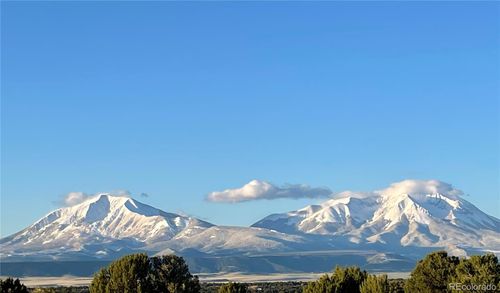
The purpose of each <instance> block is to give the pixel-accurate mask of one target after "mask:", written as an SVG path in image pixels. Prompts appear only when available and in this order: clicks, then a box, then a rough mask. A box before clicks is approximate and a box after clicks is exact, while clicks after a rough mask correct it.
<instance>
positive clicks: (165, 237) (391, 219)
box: [0, 180, 500, 274]
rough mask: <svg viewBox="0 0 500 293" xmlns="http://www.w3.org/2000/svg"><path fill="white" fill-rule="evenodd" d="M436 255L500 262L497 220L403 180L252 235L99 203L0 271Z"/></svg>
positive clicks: (450, 191)
mask: <svg viewBox="0 0 500 293" xmlns="http://www.w3.org/2000/svg"><path fill="white" fill-rule="evenodd" d="M443 248H444V249H447V250H448V251H449V252H451V253H453V254H455V255H464V254H471V253H482V252H485V251H492V252H495V253H496V254H500V220H498V219H496V218H494V217H492V216H489V215H487V214H485V213H483V212H482V211H481V210H479V209H478V208H476V207H475V206H474V205H472V204H471V203H470V202H468V201H467V200H465V199H464V198H463V197H462V193H461V192H460V191H459V190H456V189H454V188H453V187H451V185H448V184H446V183H443V182H440V181H435V180H430V181H418V180H406V181H402V182H398V183H395V184H392V185H391V186H389V187H388V188H386V189H383V190H378V191H374V192H343V193H340V194H338V195H336V196H334V197H333V198H331V199H328V200H327V201H325V202H323V203H321V204H318V205H311V206H307V207H305V208H303V209H300V210H297V211H292V212H288V213H282V214H273V215H270V216H268V217H266V218H264V219H262V220H261V221H258V222H257V223H255V224H254V225H252V227H229V226H215V225H213V224H210V223H208V222H205V221H202V220H199V219H196V218H192V217H185V216H180V215H176V214H172V213H167V212H164V211H162V210H159V209H157V208H153V207H151V206H148V205H146V204H143V203H140V202H139V201H137V200H134V199H131V198H128V197H122V196H112V195H109V194H101V195H98V196H95V197H93V198H90V199H88V200H86V201H84V202H82V203H80V204H77V205H74V206H71V207H66V208H60V209H57V210H55V211H53V212H51V213H49V214H48V215H47V216H45V217H43V218H42V219H40V220H39V221H37V222H36V223H34V224H33V225H31V226H29V227H28V228H26V229H24V230H22V231H20V232H18V233H16V234H14V235H11V236H8V237H5V238H3V239H1V240H0V260H1V261H2V270H6V269H7V268H9V266H8V265H6V263H13V262H17V263H19V262H30V261H31V262H32V261H51V262H52V261H60V260H72V261H88V260H99V261H100V260H112V259H115V258H117V257H119V256H121V255H124V254H129V253H133V252H147V253H148V254H150V255H155V254H165V253H175V254H179V255H182V256H184V257H186V259H187V261H188V263H189V264H190V266H193V267H194V268H195V270H196V271H198V272H217V271H247V272H256V273H263V272H292V271H293V272H298V271H316V272H318V271H328V270H330V269H331V267H332V266H333V265H334V264H345V265H353V264H356V265H360V266H362V267H365V268H370V269H380V270H385V271H387V270H402V269H410V268H412V267H413V265H414V263H415V261H416V260H418V259H419V258H421V257H423V256H424V255H425V254H426V253H428V252H429V251H431V250H436V249H443ZM12 268H17V265H13V266H12ZM64 270H66V267H65V269H64ZM29 271H30V272H31V269H29ZM42 273H43V272H42ZM76 273H77V274H78V273H79V272H76Z"/></svg>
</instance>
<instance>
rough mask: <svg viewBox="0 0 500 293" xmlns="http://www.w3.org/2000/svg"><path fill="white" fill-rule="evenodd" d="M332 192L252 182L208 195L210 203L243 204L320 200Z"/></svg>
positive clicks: (257, 181)
mask: <svg viewBox="0 0 500 293" xmlns="http://www.w3.org/2000/svg"><path fill="white" fill-rule="evenodd" d="M331 194H332V191H331V190H330V189H328V188H325V187H310V186H308V185H305V184H285V185H283V186H276V185H273V184H272V183H269V182H267V181H262V180H256V179H255V180H252V181H250V182H248V183H247V184H245V185H243V186H242V187H240V188H234V189H226V190H223V191H214V192H211V193H209V194H208V196H207V200H208V201H212V202H231V203H236V202H243V201H251V200H258V199H268V200H271V199H277V198H295V199H297V198H320V197H328V196H330V195H331Z"/></svg>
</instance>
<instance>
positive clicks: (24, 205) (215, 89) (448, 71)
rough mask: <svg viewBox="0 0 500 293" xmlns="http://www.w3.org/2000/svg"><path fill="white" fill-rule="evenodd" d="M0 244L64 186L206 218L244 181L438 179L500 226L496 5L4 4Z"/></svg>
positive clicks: (283, 202) (256, 207)
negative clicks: (217, 194)
mask: <svg viewBox="0 0 500 293" xmlns="http://www.w3.org/2000/svg"><path fill="white" fill-rule="evenodd" d="M1 5H2V20H1V21H2V31H1V32H2V52H1V53H2V60H1V61H2V64H1V69H2V88H1V94H2V104H1V106H2V109H1V114H2V117H1V119H2V120H1V122H2V125H1V130H2V141H1V147H2V162H1V167H2V174H1V177H2V178H1V179H2V182H1V183H2V184H1V193H2V194H1V235H2V236H5V235H7V234H10V233H13V232H15V231H18V230H20V229H21V228H24V227H25V226H27V225H29V224H31V223H32V222H34V221H35V220H36V219H38V218H40V217H42V216H43V215H44V214H46V213H47V212H49V211H50V210H53V209H54V208H55V207H56V205H55V204H54V201H57V200H58V199H60V198H61V197H62V196H63V195H64V194H66V193H68V192H71V191H84V192H87V193H94V192H99V191H112V190H117V189H127V190H130V191H131V192H132V193H133V194H139V193H142V192H145V193H148V194H149V195H150V197H148V198H142V199H141V198H140V200H142V201H143V202H145V203H148V204H151V205H153V206H156V207H159V208H162V209H164V210H166V211H171V212H183V213H187V214H191V215H195V216H198V217H200V218H203V219H206V220H209V221H211V222H213V223H215V224H234V225H249V224H251V223H253V222H254V221H256V220H258V219H259V218H261V217H263V216H265V215H267V214H269V213H272V212H281V211H287V210H291V209H296V208H300V207H302V206H304V205H306V204H309V203H313V202H317V201H318V200H307V199H301V200H291V199H280V200H274V201H253V202H246V203H239V204H223V203H209V202H206V201H205V200H204V197H205V196H206V195H207V194H208V193H209V192H211V191H215V190H222V189H225V188H232V187H239V186H241V185H243V184H245V183H246V182H248V181H250V180H251V179H262V180H268V181H270V182H273V183H276V184H284V183H304V184H309V185H312V186H327V187H329V188H331V189H332V190H334V191H342V190H345V189H351V190H366V191H369V190H374V189H380V188H384V187H386V186H387V185H388V184H390V183H392V182H395V181H399V180H402V179H406V178H417V179H439V180H443V181H445V182H449V183H451V184H453V185H454V186H455V187H457V188H459V189H462V190H464V191H465V192H466V193H468V194H470V196H468V197H466V199H467V200H469V201H471V202H472V203H474V204H475V205H477V206H478V207H479V208H481V209H482V210H483V211H486V212H487V213H489V214H492V215H495V216H497V217H500V199H499V197H500V187H499V180H500V174H499V172H500V171H499V165H500V162H499V152H500V151H499V150H500V144H499V136H500V131H499V94H500V90H499V76H500V61H499V60H500V53H499V52H500V39H499V36H500V23H499V4H498V3H494V2H490V3H486V2H482V3H481V2H479V3H472V2H470V3H468V2H455V3H432V2H424V3H414V2H413V3H408V2H406V3H403V2H388V3H373V2H372V3H362V2H355V3H347V2H342V3H327V2H315V3H305V2H271V3H262V2H261V3H256V2H253V3H248V2H238V3H229V2H205V3H201V2H189V3H164V2H149V3H138V2H136V3H134V2H106V3H96V2H87V3H85V2H80V3H77V2H73V3H62V2H53V3H42V2H32V3H29V2H2V3H1Z"/></svg>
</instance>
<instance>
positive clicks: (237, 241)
mask: <svg viewBox="0 0 500 293" xmlns="http://www.w3.org/2000/svg"><path fill="white" fill-rule="evenodd" d="M310 242H311V241H309V240H308V239H307V238H305V237H302V236H298V235H289V234H286V233H280V232H276V231H271V230H268V229H262V228H247V227H228V226H213V227H210V228H208V229H205V230H203V231H201V232H200V233H198V234H196V235H190V236H186V235H183V233H180V234H178V235H177V236H175V237H174V238H172V239H171V240H169V241H166V242H164V243H158V244H157V245H156V246H157V247H162V246H163V247H168V250H175V251H182V250H183V249H185V248H189V249H190V250H196V251H199V252H202V253H208V254H233V253H238V254H258V253H269V252H286V251H297V250H299V249H301V248H302V249H303V248H304V247H305V246H307V245H308V244H310ZM160 254H161V253H160Z"/></svg>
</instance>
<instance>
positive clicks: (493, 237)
mask: <svg viewBox="0 0 500 293" xmlns="http://www.w3.org/2000/svg"><path fill="white" fill-rule="evenodd" d="M252 226H253V227H261V228H267V229H272V230H276V231H281V232H286V233H294V234H319V235H324V236H327V237H334V238H335V239H337V241H338V242H347V243H352V244H353V245H354V244H358V245H359V244H383V245H386V248H388V250H390V249H392V250H393V251H394V250H397V247H396V246H405V247H406V246H415V247H443V248H447V249H449V250H450V251H452V252H454V253H456V254H464V253H465V251H464V250H463V249H485V250H488V249H491V250H497V251H498V249H499V248H500V220H498V219H496V218H494V217H492V216H489V215H487V214H485V213H483V212H482V211H481V210H479V209H478V208H476V207H475V206H474V205H472V204H471V203H470V202H468V201H466V200H465V199H463V198H462V197H461V192H460V191H458V190H456V189H453V188H452V187H451V186H449V185H446V184H445V183H442V182H440V181H436V180H430V181H415V180H406V181H402V182H399V183H395V184H393V185H391V187H389V188H387V189H384V190H380V191H376V192H370V193H355V192H344V193H341V194H339V195H337V196H336V197H335V198H333V199H330V200H328V201H326V202H324V203H322V204H321V205H311V206H307V207H305V208H303V209H300V210H297V211H292V212H288V213H283V214H274V215H270V216H268V217H266V218H264V219H262V220H260V221H258V222H257V223H255V224H254V225H252Z"/></svg>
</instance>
